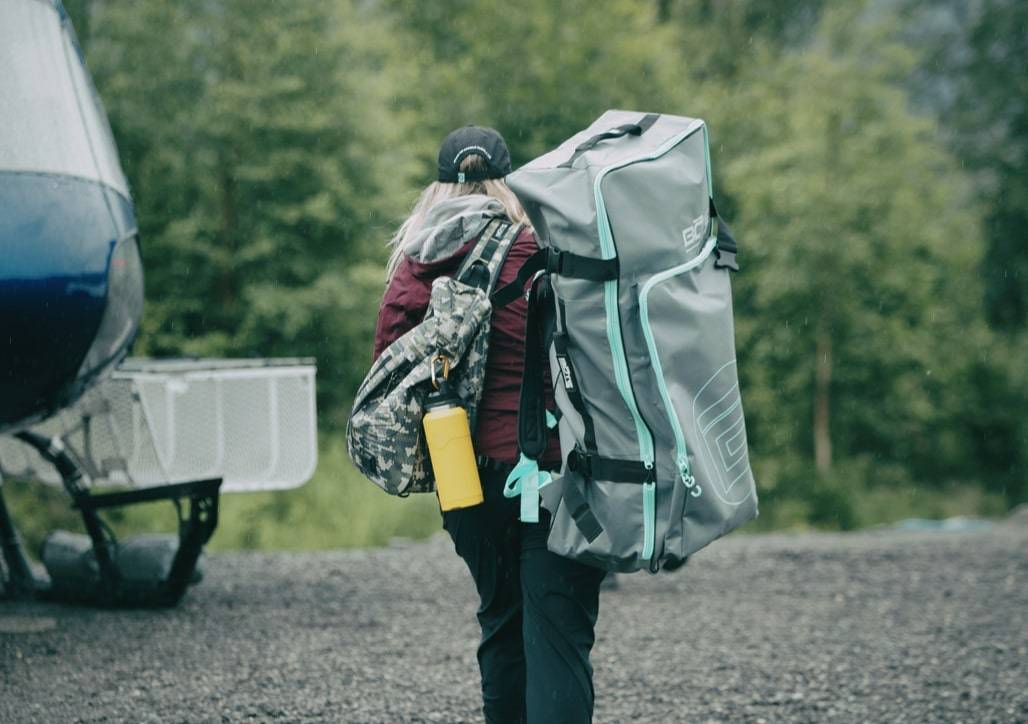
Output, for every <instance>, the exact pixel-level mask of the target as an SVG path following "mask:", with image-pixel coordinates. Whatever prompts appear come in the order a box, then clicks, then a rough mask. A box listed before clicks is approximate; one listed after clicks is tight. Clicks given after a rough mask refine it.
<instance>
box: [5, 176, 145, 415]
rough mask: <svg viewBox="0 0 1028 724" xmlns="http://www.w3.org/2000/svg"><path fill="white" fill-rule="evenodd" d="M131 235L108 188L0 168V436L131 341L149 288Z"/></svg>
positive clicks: (65, 397)
mask: <svg viewBox="0 0 1028 724" xmlns="http://www.w3.org/2000/svg"><path fill="white" fill-rule="evenodd" d="M134 229H135V220H134V218H133V216H132V210H131V206H130V205H129V203H128V202H127V201H126V200H125V199H124V198H123V197H121V196H120V194H118V193H116V192H114V191H112V190H111V189H109V188H108V187H105V186H104V185H103V184H100V183H97V182H93V181H89V180H86V179H80V178H75V177H71V176H62V175H58V174H41V173H23V172H0V249H3V250H4V251H3V255H2V257H0V431H2V430H3V429H4V428H6V427H9V426H12V425H13V424H14V423H16V422H24V421H26V420H28V419H38V418H40V417H45V416H46V415H48V414H49V413H51V412H53V411H55V410H56V409H58V408H59V407H61V406H62V405H64V404H68V403H69V402H71V401H73V400H74V399H75V398H76V397H77V396H78V394H79V393H80V392H81V389H82V387H83V386H84V385H85V384H86V382H87V380H88V379H89V378H90V377H91V376H95V375H96V374H97V373H98V372H99V371H100V370H101V369H102V368H103V366H104V365H105V364H106V363H108V362H109V361H110V360H111V359H113V358H114V357H117V356H118V351H119V349H118V347H119V345H120V346H121V347H122V349H123V348H124V347H125V346H127V343H128V342H129V341H131V337H132V335H134V333H135V329H136V327H137V326H138V321H139V316H140V314H141V311H142V289H143V278H142V268H141V265H140V263H139V253H138V249H137V248H136V241H135V233H134ZM115 261H116V262H117V264H113V262H115Z"/></svg>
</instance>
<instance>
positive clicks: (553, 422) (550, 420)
mask: <svg viewBox="0 0 1028 724" xmlns="http://www.w3.org/2000/svg"><path fill="white" fill-rule="evenodd" d="M556 426H557V416H556V415H554V414H553V413H552V412H550V411H549V410H547V411H546V427H548V428H550V429H551V430H552V429H553V428H555V427H556Z"/></svg>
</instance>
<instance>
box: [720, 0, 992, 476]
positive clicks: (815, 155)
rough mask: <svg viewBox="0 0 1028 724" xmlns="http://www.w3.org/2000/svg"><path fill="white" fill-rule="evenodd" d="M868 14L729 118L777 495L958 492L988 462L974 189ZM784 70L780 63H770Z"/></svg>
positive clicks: (733, 186) (751, 353)
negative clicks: (857, 482) (853, 489)
mask: <svg viewBox="0 0 1028 724" xmlns="http://www.w3.org/2000/svg"><path fill="white" fill-rule="evenodd" d="M894 27H895V26H890V24H889V23H887V22H885V21H881V22H876V23H871V22H870V21H869V20H868V17H867V15H866V14H865V13H864V12H863V11H862V9H861V8H860V7H859V6H854V7H851V8H849V9H845V10H843V9H836V10H833V11H831V12H829V13H827V14H826V15H825V17H824V18H823V20H822V23H821V25H820V27H819V30H818V33H817V35H816V37H815V38H814V39H813V42H812V43H810V44H809V46H808V47H807V49H806V50H805V51H804V52H795V53H786V54H784V55H774V57H773V54H772V51H770V50H763V51H760V53H763V55H761V54H759V53H758V55H757V57H756V58H755V61H754V63H753V64H751V65H750V66H749V67H748V71H747V72H746V74H745V75H744V76H743V77H740V79H739V83H738V84H737V85H735V86H734V87H733V88H732V89H731V91H730V92H723V93H721V95H720V98H719V100H718V102H717V104H716V107H717V111H716V113H715V114H714V115H715V117H716V119H715V123H714V125H713V128H714V136H715V139H718V138H722V139H723V138H725V137H726V136H727V137H728V139H729V140H728V141H727V142H726V145H728V146H729V147H730V148H731V149H733V153H732V154H731V155H729V156H727V157H725V158H723V159H722V160H721V163H720V164H717V165H716V166H715V168H716V169H717V168H720V169H721V171H722V172H723V175H724V186H725V187H727V188H728V190H729V192H730V194H731V196H732V198H733V199H734V200H735V208H736V210H737V213H738V222H739V227H740V228H741V229H742V230H744V231H745V235H744V236H743V244H744V247H743V249H744V256H743V260H744V263H745V265H746V269H745V272H744V273H743V274H742V275H740V276H739V278H738V280H737V290H738V299H739V303H738V306H737V314H738V317H739V347H740V359H741V368H742V370H743V373H744V375H745V379H744V389H746V390H747V395H746V401H747V407H748V413H749V416H750V420H751V428H752V429H751V442H752V444H753V446H754V449H755V452H756V455H757V458H758V460H759V461H760V462H761V465H762V466H763V471H762V472H763V475H762V476H761V480H762V482H763V483H765V484H766V485H769V486H770V487H774V486H775V485H776V484H786V485H788V484H792V485H796V486H800V487H802V486H805V485H807V484H808V482H807V480H806V478H808V477H810V476H809V473H807V472H805V470H806V469H805V468H803V467H802V466H801V467H800V469H799V472H796V470H795V468H792V469H790V461H796V460H797V458H800V459H801V460H803V459H805V460H810V461H812V462H813V463H814V467H815V468H816V470H817V471H818V473H820V477H821V479H822V480H829V479H830V478H832V477H838V476H839V470H840V469H839V467H838V465H837V464H838V463H839V462H840V461H845V462H846V463H847V464H848V466H849V467H850V468H851V469H852V470H861V471H862V472H864V473H865V474H866V475H867V476H868V477H869V478H870V482H872V483H874V482H876V481H877V482H891V483H897V482H899V483H906V482H909V481H910V480H911V479H924V480H925V481H927V482H940V483H941V482H944V481H951V480H953V479H954V478H955V477H957V476H959V475H960V474H961V473H963V472H965V471H966V470H967V469H968V468H969V467H972V466H970V465H968V463H969V462H970V460H972V459H973V454H972V451H971V450H970V449H969V445H968V442H967V438H966V436H965V434H964V433H965V432H966V430H965V429H964V428H963V427H962V426H961V421H960V418H961V411H962V406H963V399H962V396H963V391H962V390H961V387H960V380H961V379H962V376H963V374H964V373H965V371H966V370H967V369H968V368H969V366H970V365H971V364H972V363H973V361H974V354H975V352H976V350H977V349H980V348H981V345H984V344H987V339H988V338H987V331H986V330H985V329H984V326H983V324H982V322H981V315H980V313H979V310H978V307H977V305H976V298H977V294H978V290H979V289H980V282H979V280H978V278H977V276H976V274H975V269H976V264H977V260H978V257H979V255H980V239H981V235H980V231H979V228H978V225H977V223H976V217H975V214H974V211H973V209H974V207H973V203H972V199H971V196H970V193H969V189H968V185H967V183H966V178H965V176H964V175H962V174H961V172H960V170H959V168H958V166H957V165H956V164H955V163H954V161H953V160H952V159H951V158H950V157H949V156H948V155H947V154H946V152H945V151H944V150H943V148H942V147H941V144H940V143H939V142H938V140H937V135H938V133H937V129H936V127H935V126H934V124H933V123H932V122H931V121H930V120H929V119H927V118H923V117H918V116H916V115H914V114H912V113H911V111H910V110H909V108H908V96H907V94H906V92H905V91H904V90H903V89H902V85H901V81H902V79H903V77H904V73H905V72H906V71H907V70H908V69H909V68H911V67H912V64H913V62H914V58H913V56H912V55H911V54H910V53H909V52H907V51H906V50H905V49H904V48H903V47H902V46H901V45H899V44H898V43H896V42H894V41H893V40H892V38H891V35H892V33H893V31H894ZM772 59H773V62H772ZM715 173H716V172H715Z"/></svg>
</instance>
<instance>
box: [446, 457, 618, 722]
mask: <svg viewBox="0 0 1028 724" xmlns="http://www.w3.org/2000/svg"><path fill="white" fill-rule="evenodd" d="M481 476H482V488H483V491H484V493H485V502H484V503H483V504H482V505H477V506H475V507H473V508H461V509H458V510H451V511H448V512H446V513H443V527H444V528H445V529H446V531H447V532H448V533H449V534H450V537H451V538H452V539H453V544H454V548H456V550H457V554H458V555H459V556H460V557H461V558H463V559H464V562H465V563H467V564H468V568H469V569H470V570H471V576H472V578H474V580H475V586H476V587H477V589H478V595H479V597H480V598H481V605H480V606H479V609H478V621H479V623H480V624H481V626H482V642H481V644H479V647H478V665H479V668H480V670H481V672H482V698H483V701H484V706H483V709H482V710H483V712H484V713H485V719H486V721H487V722H489V724H493V723H494V722H525V721H526V720H527V721H528V722H531V723H532V724H536V723H537V722H539V723H541V722H547V723H549V722H574V723H578V722H588V721H591V720H592V712H593V683H592V666H591V665H590V664H589V651H590V650H591V649H592V645H593V641H594V634H593V627H594V626H595V625H596V616H597V613H598V610H599V590H600V583H601V582H602V581H603V577H604V575H605V572H604V571H602V570H599V569H597V568H593V567H592V566H587V565H584V564H581V563H576V562H575V561H572V560H570V559H567V558H563V557H561V556H558V555H556V554H554V553H551V552H550V551H549V550H547V548H546V535H547V531H548V528H549V514H548V513H547V512H546V511H545V510H542V509H540V511H539V521H540V522H539V523H521V522H520V521H519V520H518V512H519V509H520V502H519V499H518V498H504V497H503V482H504V480H505V479H506V476H507V473H506V471H500V470H483V471H481Z"/></svg>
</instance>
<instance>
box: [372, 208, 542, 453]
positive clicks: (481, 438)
mask: <svg viewBox="0 0 1028 724" xmlns="http://www.w3.org/2000/svg"><path fill="white" fill-rule="evenodd" d="M474 245H475V239H472V240H471V241H469V242H468V243H467V244H465V245H464V246H463V247H461V248H460V249H458V250H457V251H456V252H455V253H454V254H453V255H452V256H449V257H446V258H445V259H440V260H438V261H433V262H427V263H426V262H420V261H417V260H415V259H412V258H410V257H409V256H405V257H404V258H403V260H402V261H401V262H400V264H399V266H398V267H397V268H396V271H395V272H394V273H393V278H392V280H390V282H389V286H388V287H386V291H385V296H384V297H383V299H382V306H381V308H380V309H379V312H378V324H377V326H376V328H375V358H376V359H377V358H378V356H379V355H380V354H382V350H384V349H385V348H386V347H388V346H389V345H390V344H392V343H393V342H394V341H396V340H397V339H399V338H400V337H402V336H403V335H404V334H406V333H407V332H408V331H409V330H411V329H412V328H414V327H415V326H417V325H418V324H419V323H420V322H421V320H422V319H424V317H425V311H426V310H427V309H428V301H429V295H430V294H431V291H432V281H433V280H434V279H435V278H436V277H440V276H445V275H447V274H453V273H454V272H456V271H457V269H458V267H459V266H460V262H461V260H462V259H463V258H464V256H465V255H466V254H467V253H468V252H469V251H471V248H472V247H473V246H474ZM538 248H539V247H538V245H537V244H536V240H535V234H534V233H533V232H532V230H531V228H528V227H526V228H525V230H524V231H522V232H521V234H520V235H519V236H518V238H517V239H516V240H515V242H514V244H513V245H512V246H511V248H510V252H509V253H508V255H507V259H506V261H505V262H504V264H503V267H502V268H501V269H500V278H499V280H498V281H497V288H499V287H502V286H503V285H505V284H508V283H510V282H512V281H514V278H515V277H516V276H517V274H518V270H519V269H520V268H521V265H522V264H524V263H525V260H526V259H528V257H530V256H532V254H533V253H535V251H536V250H538ZM527 313H528V303H527V302H526V301H525V299H524V297H519V298H518V299H516V300H515V301H513V302H511V303H510V304H508V305H507V306H506V307H502V308H500V309H496V310H494V311H493V314H492V329H491V331H490V333H489V356H488V358H487V359H486V367H485V389H484V390H483V392H482V402H481V405H480V406H479V415H478V426H477V429H476V430H475V432H474V435H473V437H474V443H475V452H477V453H478V454H480V455H487V456H488V457H490V458H493V459H495V460H499V461H502V462H511V463H512V462H515V461H517V459H518V440H517V438H518V395H519V393H520V391H521V371H522V368H523V365H524V350H525V318H526V315H527ZM545 374H546V385H545V389H546V391H547V400H546V407H547V409H550V410H552V409H554V402H553V393H552V387H551V385H550V376H549V370H546V371H545ZM542 461H543V462H546V463H551V464H552V463H557V464H559V462H560V443H559V441H558V440H557V435H556V434H555V433H554V434H552V435H551V436H550V444H549V447H548V448H547V450H546V454H545V455H543V457H542Z"/></svg>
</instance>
